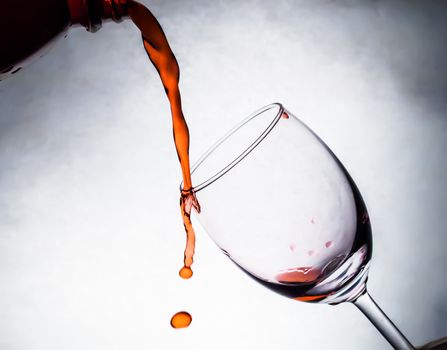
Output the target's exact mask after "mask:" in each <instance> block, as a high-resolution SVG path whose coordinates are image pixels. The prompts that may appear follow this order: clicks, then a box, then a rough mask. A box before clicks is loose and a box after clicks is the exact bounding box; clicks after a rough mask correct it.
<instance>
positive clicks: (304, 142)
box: [192, 103, 447, 349]
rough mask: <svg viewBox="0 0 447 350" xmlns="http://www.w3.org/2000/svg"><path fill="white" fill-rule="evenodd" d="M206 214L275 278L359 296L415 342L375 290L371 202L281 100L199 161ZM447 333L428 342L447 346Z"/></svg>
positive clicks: (263, 276)
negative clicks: (370, 285) (370, 282)
mask: <svg viewBox="0 0 447 350" xmlns="http://www.w3.org/2000/svg"><path fill="white" fill-rule="evenodd" d="M192 176H193V181H194V183H195V184H198V185H197V186H196V187H195V188H194V191H195V194H196V196H197V198H198V200H199V202H200V203H201V208H202V211H201V213H200V214H196V217H197V219H198V221H199V222H200V223H201V225H202V226H203V228H204V229H205V231H206V232H207V233H208V234H209V235H210V237H211V238H212V239H213V241H214V242H215V243H216V244H217V245H218V246H219V247H220V249H221V250H222V251H223V252H224V253H225V254H226V255H227V256H228V257H229V258H230V259H231V260H232V261H233V262H234V263H235V264H236V265H237V266H239V267H240V268H241V269H242V270H243V271H244V272H246V273H247V274H248V275H249V276H251V277H252V278H253V279H255V280H256V281H258V282H259V283H260V284H262V285H264V286H265V287H267V288H269V289H271V290H273V291H275V292H277V293H279V294H282V295H284V296H287V297H290V298H294V299H296V300H300V301H305V302H311V303H328V304H333V305H335V304H338V303H342V302H352V303H353V304H354V305H356V306H357V307H358V308H359V309H360V310H361V311H362V312H363V313H364V314H365V315H366V317H368V319H369V320H370V321H371V322H372V323H373V324H374V325H375V326H376V328H377V329H378V330H379V331H380V332H381V333H382V334H383V336H384V337H385V338H386V339H387V340H388V342H389V343H390V344H391V345H392V346H393V347H394V348H395V349H415V347H413V345H411V344H410V342H409V341H408V340H407V339H406V338H405V337H404V335H403V334H402V333H401V332H400V331H399V330H398V329H397V328H396V327H395V325H394V324H393V323H392V322H391V321H390V320H389V319H388V317H387V316H386V315H385V314H384V313H383V312H382V310H381V309H380V308H379V307H378V306H377V304H376V303H375V302H374V300H373V299H372V298H371V297H370V295H369V294H368V292H367V290H366V281H367V276H368V269H369V266H370V259H371V253H372V238H371V226H370V221H369V216H368V212H367V209H366V206H365V203H364V202H363V199H362V197H361V195H360V192H359V191H358V189H357V187H356V185H355V183H354V181H353V180H352V178H351V177H350V175H349V174H348V172H347V171H346V169H345V168H344V167H343V165H342V164H341V163H340V161H339V160H338V159H337V157H336V156H335V155H334V154H333V153H332V151H331V150H330V149H329V148H328V147H327V146H326V145H325V143H324V142H323V141H322V140H321V139H320V138H319V137H318V136H317V135H316V134H315V133H314V132H313V131H312V130H310V129H309V128H308V127H307V126H306V125H305V124H304V123H302V122H301V121H300V120H299V119H298V118H296V117H295V116H294V115H292V114H291V113H290V112H289V111H287V110H286V109H285V108H284V107H283V106H282V105H281V104H278V103H274V104H271V105H268V106H266V107H263V108H261V109H260V110H258V111H257V112H255V113H253V114H251V115H250V116H249V117H248V118H246V119H245V120H243V121H242V122H241V123H240V124H238V125H236V126H235V127H234V128H233V129H231V130H230V131H229V132H228V133H227V134H226V135H225V136H223V137H222V138H221V139H219V140H218V141H217V142H216V143H215V144H214V145H213V146H212V147H211V148H210V149H209V150H208V151H207V152H205V154H204V155H203V156H202V157H201V158H200V159H199V160H198V161H197V162H196V164H195V165H194V166H193V168H192ZM446 344H447V338H443V339H441V340H438V341H436V342H432V343H430V344H427V345H426V346H424V347H422V348H421V349H447V345H446Z"/></svg>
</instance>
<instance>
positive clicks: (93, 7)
mask: <svg viewBox="0 0 447 350" xmlns="http://www.w3.org/2000/svg"><path fill="white" fill-rule="evenodd" d="M67 1H68V7H69V10H70V20H71V24H72V25H75V26H76V25H81V26H83V27H85V28H86V29H87V30H88V31H89V32H91V33H95V32H96V31H98V30H99V29H100V28H101V26H102V21H103V20H112V21H114V22H117V23H118V22H121V21H122V20H123V19H124V18H126V17H127V16H128V14H127V7H128V5H127V0H67Z"/></svg>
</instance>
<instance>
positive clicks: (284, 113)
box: [281, 112, 289, 119]
mask: <svg viewBox="0 0 447 350" xmlns="http://www.w3.org/2000/svg"><path fill="white" fill-rule="evenodd" d="M281 118H283V119H289V115H288V114H287V113H286V112H283V114H282V115H281Z"/></svg>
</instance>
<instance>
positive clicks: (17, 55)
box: [0, 0, 127, 80]
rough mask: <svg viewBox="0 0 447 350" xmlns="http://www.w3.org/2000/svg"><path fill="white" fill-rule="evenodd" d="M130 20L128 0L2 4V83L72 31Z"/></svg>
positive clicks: (8, 0) (36, 0)
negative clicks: (55, 41)
mask: <svg viewBox="0 0 447 350" xmlns="http://www.w3.org/2000/svg"><path fill="white" fill-rule="evenodd" d="M125 17H127V0H1V1H0V80H3V79H5V78H7V77H9V76H10V75H12V74H14V73H16V72H18V71H19V70H20V69H21V68H22V67H24V66H25V65H27V64H29V63H30V62H32V61H33V60H35V59H36V58H38V57H40V56H42V54H43V52H44V51H46V49H48V47H49V46H51V43H52V42H53V41H54V40H55V39H56V38H57V37H59V36H61V35H64V34H65V33H66V32H67V30H68V29H69V28H70V27H76V26H78V27H84V28H86V29H87V30H88V31H89V32H91V33H94V32H96V31H97V30H98V29H99V28H101V25H102V22H103V21H104V20H113V21H115V22H120V21H121V20H122V19H123V18H125Z"/></svg>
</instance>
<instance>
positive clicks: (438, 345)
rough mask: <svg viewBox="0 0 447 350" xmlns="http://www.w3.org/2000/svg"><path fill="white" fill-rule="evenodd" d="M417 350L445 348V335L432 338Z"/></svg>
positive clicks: (446, 342)
mask: <svg viewBox="0 0 447 350" xmlns="http://www.w3.org/2000/svg"><path fill="white" fill-rule="evenodd" d="M418 350H447V337H445V338H441V339H438V340H434V341H432V342H430V343H428V344H426V345H424V346H421V347H419V348H418Z"/></svg>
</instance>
